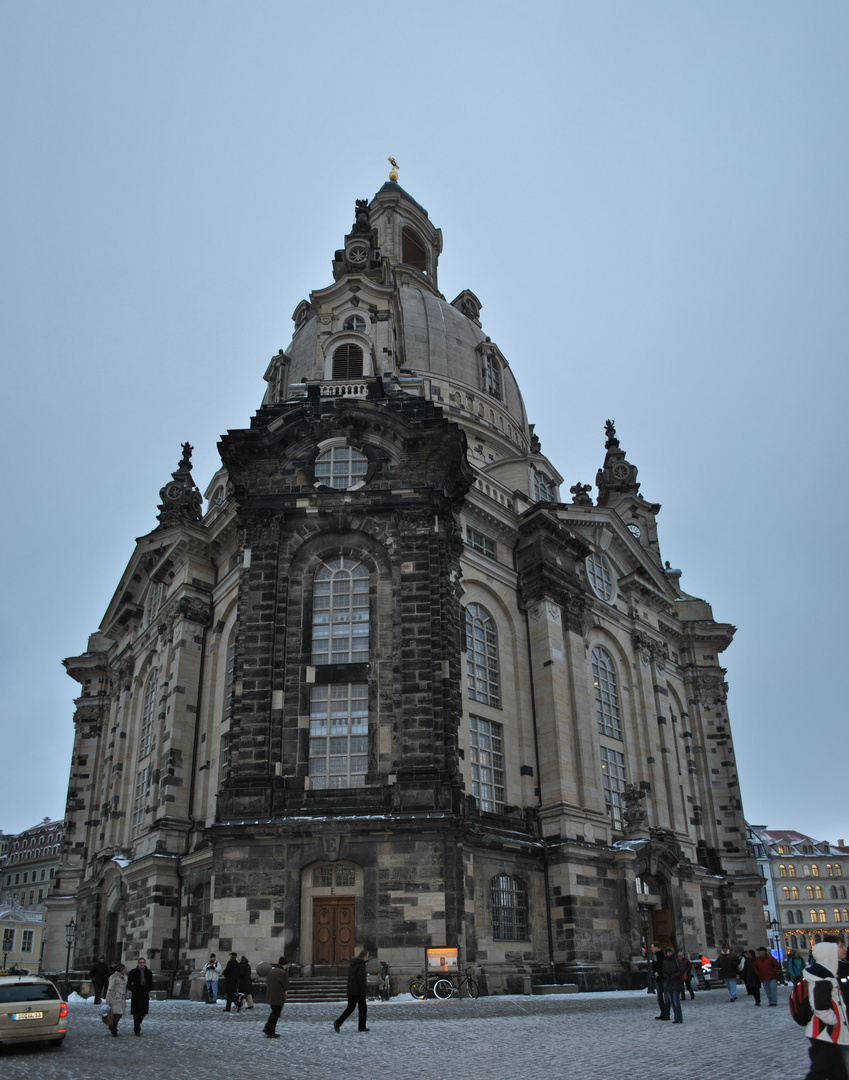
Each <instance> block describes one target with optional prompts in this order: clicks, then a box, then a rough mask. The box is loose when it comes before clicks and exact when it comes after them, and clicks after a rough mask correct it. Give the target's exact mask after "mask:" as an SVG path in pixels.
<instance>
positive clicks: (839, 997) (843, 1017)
mask: <svg viewBox="0 0 849 1080" xmlns="http://www.w3.org/2000/svg"><path fill="white" fill-rule="evenodd" d="M813 954H814V962H813V963H812V964H811V966H810V967H809V968H806V970H805V973H804V980H805V984H806V985H807V989H808V999H809V1004H810V1010H811V1019H810V1021H809V1022H808V1024H807V1026H806V1027H805V1034H806V1035H807V1037H808V1039H809V1040H810V1044H811V1045H810V1047H809V1049H808V1056H809V1057H810V1059H811V1068H810V1070H809V1071H808V1075H807V1077H806V1078H805V1080H846V1077H847V1072H846V1064H845V1058H844V1048H845V1047H846V1046H849V1013H847V1009H846V999H845V997H844V995H843V993H842V992H841V985H840V981H839V979H838V974H837V973H838V967H839V964H840V955H839V947H838V945H837V944H836V942H834V941H818V942H817V943H816V945H814V948H813ZM796 996H797V991H796V990H794V992H793V997H794V998H795V997H796ZM796 1019H798V1017H796Z"/></svg>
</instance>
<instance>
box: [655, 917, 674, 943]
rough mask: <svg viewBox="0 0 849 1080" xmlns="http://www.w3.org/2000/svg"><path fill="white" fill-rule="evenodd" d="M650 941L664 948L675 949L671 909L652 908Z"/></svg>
mask: <svg viewBox="0 0 849 1080" xmlns="http://www.w3.org/2000/svg"><path fill="white" fill-rule="evenodd" d="M651 922H652V941H656V942H657V943H658V945H662V946H663V947H664V948H666V947H667V945H671V946H672V947H673V948H674V947H675V918H674V916H673V913H672V909H671V908H654V910H653V911H652V913H651Z"/></svg>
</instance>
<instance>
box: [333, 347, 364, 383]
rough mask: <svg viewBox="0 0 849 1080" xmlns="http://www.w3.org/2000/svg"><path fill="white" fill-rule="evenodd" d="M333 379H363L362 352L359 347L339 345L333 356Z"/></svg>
mask: <svg viewBox="0 0 849 1080" xmlns="http://www.w3.org/2000/svg"><path fill="white" fill-rule="evenodd" d="M332 377H333V378H334V379H361V378H362V377H363V350H362V349H361V348H360V347H359V345H340V346H339V348H338V349H337V350H336V352H334V354H333V371H332Z"/></svg>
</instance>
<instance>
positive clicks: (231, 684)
mask: <svg viewBox="0 0 849 1080" xmlns="http://www.w3.org/2000/svg"><path fill="white" fill-rule="evenodd" d="M226 662H227V669H226V673H225V676H224V717H223V719H224V720H225V721H226V722H228V723H229V721H230V720H231V719H232V717H233V690H234V688H235V686H236V627H235V626H234V627H233V629H232V630H231V631H230V640H229V641H228V642H227V661H226Z"/></svg>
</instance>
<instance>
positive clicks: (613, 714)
mask: <svg viewBox="0 0 849 1080" xmlns="http://www.w3.org/2000/svg"><path fill="white" fill-rule="evenodd" d="M592 665H593V686H594V687H595V712H596V719H597V720H598V730H599V734H600V735H609V736H610V738H611V739H621V738H622V726H621V723H620V719H619V693H618V691H617V688H616V669H615V668H614V666H613V658H612V657H611V655H610V653H609V652H608V651H607V650H606V649H602V648H601V646H600V645H597V646H596V647H595V648H594V649H593V652H592Z"/></svg>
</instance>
